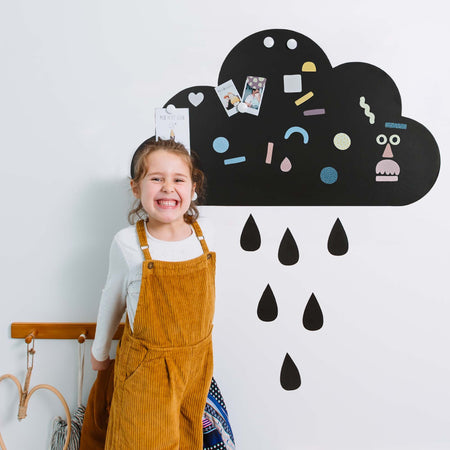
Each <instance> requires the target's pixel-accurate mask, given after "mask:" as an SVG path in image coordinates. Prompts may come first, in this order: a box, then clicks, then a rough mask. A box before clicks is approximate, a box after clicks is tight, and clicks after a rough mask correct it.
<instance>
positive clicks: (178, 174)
mask: <svg viewBox="0 0 450 450" xmlns="http://www.w3.org/2000/svg"><path fill="white" fill-rule="evenodd" d="M147 175H164V172H147ZM173 176H174V177H184V178H189V175H188V174H186V173H174V174H173Z"/></svg>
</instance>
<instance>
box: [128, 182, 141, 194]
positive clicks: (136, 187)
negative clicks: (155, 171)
mask: <svg viewBox="0 0 450 450" xmlns="http://www.w3.org/2000/svg"><path fill="white" fill-rule="evenodd" d="M130 186H131V191H132V192H133V195H134V196H135V197H136V198H141V192H140V190H139V183H136V182H135V181H134V180H131V181H130Z"/></svg>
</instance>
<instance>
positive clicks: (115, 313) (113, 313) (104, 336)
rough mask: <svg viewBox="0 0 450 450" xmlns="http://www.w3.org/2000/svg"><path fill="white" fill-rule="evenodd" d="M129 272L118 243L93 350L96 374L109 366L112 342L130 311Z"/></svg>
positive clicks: (110, 265)
mask: <svg viewBox="0 0 450 450" xmlns="http://www.w3.org/2000/svg"><path fill="white" fill-rule="evenodd" d="M128 272H129V271H128V265H127V263H126V261H125V258H124V256H123V253H122V251H121V249H120V247H119V245H118V244H117V242H116V239H114V241H113V243H112V245H111V250H110V254H109V270H108V276H107V279H106V284H105V287H104V288H103V291H102V297H101V299H100V305H99V309H98V316H97V328H96V331H95V339H94V343H93V344H92V349H91V363H92V368H93V369H94V370H104V369H106V368H108V366H109V363H110V360H109V351H110V348H111V341H112V338H113V336H114V333H115V332H116V330H117V327H118V326H119V323H120V319H121V318H122V316H123V314H124V312H125V310H126V286H127V279H128Z"/></svg>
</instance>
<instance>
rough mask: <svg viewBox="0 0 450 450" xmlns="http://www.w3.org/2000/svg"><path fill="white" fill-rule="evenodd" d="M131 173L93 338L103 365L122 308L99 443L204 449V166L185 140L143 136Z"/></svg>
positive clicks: (207, 324) (209, 256)
mask: <svg viewBox="0 0 450 450" xmlns="http://www.w3.org/2000/svg"><path fill="white" fill-rule="evenodd" d="M131 177H132V179H131V189H132V191H133V194H134V196H135V197H136V199H137V203H138V204H137V206H136V208H134V209H133V210H132V211H131V212H130V214H129V220H130V223H133V218H134V217H135V216H137V217H138V218H140V220H139V221H138V222H137V223H136V227H128V228H125V229H123V230H121V231H119V233H117V234H116V236H115V237H114V240H113V243H112V246H111V252H110V266H109V273H108V277H107V282H106V286H105V288H104V290H103V293H102V298H101V302H100V308H99V314H98V321H97V331H96V337H95V340H94V343H93V346H92V366H93V368H94V370H103V369H106V368H107V367H108V366H109V364H110V360H109V349H110V344H111V339H112V336H113V335H114V332H115V331H116V328H117V326H118V324H119V322H120V319H121V317H122V314H123V313H124V311H125V310H126V312H127V319H126V325H125V330H124V334H123V337H122V340H121V343H120V346H119V348H118V350H117V357H116V366H115V374H114V393H113V399H112V404H111V412H110V417H109V423H108V431H107V437H106V447H105V448H106V449H114V450H120V449H126V450H129V449H145V450H153V449H163V448H164V449H167V450H169V449H171V450H172V449H173V450H175V449H189V450H196V449H199V450H200V449H202V448H203V434H202V413H203V409H204V407H205V403H206V398H207V394H208V388H209V386H210V383H211V378H212V370H213V356H212V341H211V331H212V320H213V315H214V301H215V285H214V278H215V253H213V252H210V251H209V249H208V246H207V244H206V241H205V239H204V238H203V235H202V231H201V229H200V226H199V225H198V223H197V221H196V219H197V217H198V210H197V208H196V206H195V203H194V200H193V199H194V198H195V196H198V197H201V196H202V194H203V188H204V176H203V173H202V172H201V171H200V170H199V169H197V168H196V167H195V164H194V161H193V159H192V157H191V156H190V155H189V153H188V152H187V150H186V149H185V148H184V146H183V145H181V144H179V143H176V142H174V141H172V140H167V141H164V140H158V141H155V140H153V139H149V140H147V141H145V142H143V143H142V144H141V145H140V146H139V148H138V149H137V150H136V153H135V155H134V156H133V161H132V165H131Z"/></svg>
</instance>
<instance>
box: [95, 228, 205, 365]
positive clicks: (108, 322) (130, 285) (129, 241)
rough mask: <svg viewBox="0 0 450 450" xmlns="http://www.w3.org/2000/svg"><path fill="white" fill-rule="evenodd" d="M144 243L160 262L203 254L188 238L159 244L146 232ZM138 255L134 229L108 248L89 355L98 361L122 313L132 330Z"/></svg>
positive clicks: (141, 258) (193, 236)
mask: <svg viewBox="0 0 450 450" xmlns="http://www.w3.org/2000/svg"><path fill="white" fill-rule="evenodd" d="M199 224H200V226H201V227H202V231H203V233H204V236H205V240H206V242H207V244H208V247H209V249H210V250H211V247H210V241H209V240H208V234H207V233H206V232H205V229H204V228H205V224H204V223H203V222H200V221H199ZM147 241H148V246H149V251H150V254H151V257H152V259H154V260H160V261H186V260H188V259H193V258H196V257H197V256H200V255H201V254H202V253H203V250H202V246H201V244H200V241H199V240H198V239H197V236H196V234H195V232H194V230H192V234H191V235H190V236H189V237H187V238H186V239H183V240H181V241H161V240H159V239H156V238H154V237H153V236H152V235H150V233H149V232H148V231H147ZM143 261H144V255H143V253H142V250H141V247H140V244H139V238H138V236H137V232H136V227H135V226H129V227H127V228H124V229H122V230H120V231H119V232H118V233H117V234H116V235H115V236H114V239H113V241H112V244H111V249H110V253H109V270H108V276H107V278H106V284H105V287H104V288H103V291H102V296H101V299H100V306H99V310H98V317H97V329H96V332H95V339H94V342H93V344H92V354H93V356H94V358H95V359H97V360H98V361H104V360H105V359H107V358H108V356H109V351H110V348H111V340H112V337H113V336H114V333H115V332H116V330H117V327H118V326H119V323H120V320H121V319H122V316H123V314H124V313H125V311H126V312H127V315H128V320H129V322H130V325H131V329H133V323H134V317H135V314H136V309H137V304H138V300H139V292H140V289H141V279H142V262H143Z"/></svg>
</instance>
